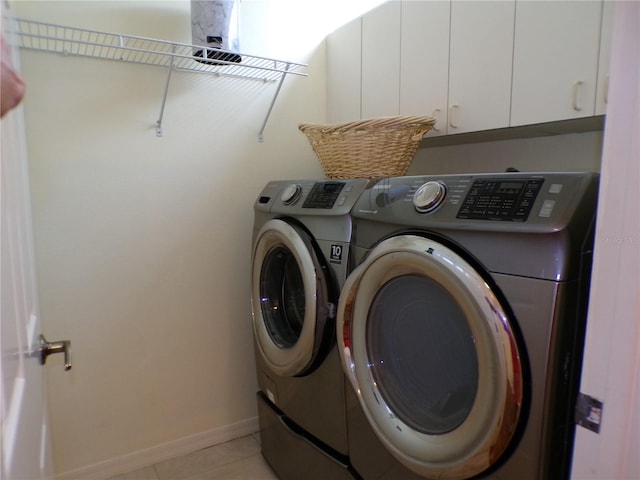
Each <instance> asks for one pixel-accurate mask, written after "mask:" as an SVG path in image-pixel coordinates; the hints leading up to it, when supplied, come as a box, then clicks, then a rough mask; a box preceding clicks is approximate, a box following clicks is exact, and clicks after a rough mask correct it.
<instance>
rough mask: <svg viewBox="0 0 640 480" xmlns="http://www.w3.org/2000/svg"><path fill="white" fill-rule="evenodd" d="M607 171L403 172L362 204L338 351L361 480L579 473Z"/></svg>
mask: <svg viewBox="0 0 640 480" xmlns="http://www.w3.org/2000/svg"><path fill="white" fill-rule="evenodd" d="M597 184H598V177H597V175H595V174H591V173H499V174H478V175H475V174H474V175H445V176H439V177H425V176H415V177H399V178H389V179H381V180H379V181H377V182H376V183H373V184H372V185H370V186H368V187H367V189H366V190H365V191H364V192H363V194H362V195H361V197H360V199H359V200H358V202H357V203H356V205H355V207H354V209H353V210H352V216H353V228H354V235H353V238H352V245H353V247H352V248H353V249H354V255H353V258H354V261H355V262H356V264H357V268H355V270H353V271H352V272H351V273H350V275H349V277H348V279H347V281H346V282H345V285H344V287H343V289H342V294H341V297H340V302H339V308H338V345H339V352H340V354H341V359H342V362H343V366H344V369H345V372H346V375H347V378H348V380H349V382H350V385H351V388H349V389H348V391H347V423H348V431H349V455H350V459H351V462H352V465H353V467H354V468H355V469H356V471H357V472H358V473H359V474H360V475H361V476H362V477H363V478H364V479H365V480H373V479H376V480H378V479H380V480H381V479H385V480H417V479H424V478H427V479H436V478H437V479H455V480H462V479H468V478H487V479H493V480H496V479H499V480H513V479H518V480H534V479H535V480H549V479H565V478H569V468H570V460H571V451H572V442H573V435H574V422H573V418H574V408H575V403H576V397H577V385H578V378H579V372H580V364H581V353H582V345H583V337H584V328H585V318H586V306H587V297H588V285H589V278H590V265H591V254H592V244H593V226H594V219H595V213H596V199H597Z"/></svg>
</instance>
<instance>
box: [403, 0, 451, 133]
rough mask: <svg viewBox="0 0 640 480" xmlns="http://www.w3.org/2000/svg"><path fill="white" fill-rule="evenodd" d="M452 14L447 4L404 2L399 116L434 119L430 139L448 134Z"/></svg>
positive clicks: (440, 2) (435, 1)
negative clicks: (432, 117) (426, 116)
mask: <svg viewBox="0 0 640 480" xmlns="http://www.w3.org/2000/svg"><path fill="white" fill-rule="evenodd" d="M449 13H450V2H449V1H448V0H446V1H445V0H433V1H428V2H420V1H415V0H408V1H403V2H402V31H401V36H400V115H433V116H434V117H435V118H436V119H437V120H438V121H437V123H436V124H435V126H434V128H433V130H431V131H430V132H429V133H428V134H427V135H428V136H433V135H442V134H445V133H446V132H447V92H448V82H449Z"/></svg>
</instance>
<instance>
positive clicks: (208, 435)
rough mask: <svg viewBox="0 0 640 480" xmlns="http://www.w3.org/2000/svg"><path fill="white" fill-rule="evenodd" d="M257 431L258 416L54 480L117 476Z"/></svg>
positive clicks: (74, 471)
mask: <svg viewBox="0 0 640 480" xmlns="http://www.w3.org/2000/svg"><path fill="white" fill-rule="evenodd" d="M258 429H259V426H258V417H253V418H249V419H247V420H243V421H241V422H238V423H234V424H231V425H225V426H224V427H220V428H214V429H212V430H208V431H206V432H200V433H196V434H195V435H190V436H188V437H183V438H178V439H176V440H172V441H171V442H167V443H162V444H160V445H156V446H155V447H150V448H145V449H144V450H139V451H137V452H132V453H127V454H126V455H121V456H119V457H115V458H111V459H109V460H103V461H101V462H98V463H94V464H92V465H87V466H86V467H81V468H77V469H75V470H70V471H68V472H63V473H61V474H59V475H56V480H105V479H108V478H111V477H113V476H115V475H119V474H121V473H126V472H130V471H132V470H137V469H140V468H143V467H146V466H149V465H153V464H154V463H158V462H162V461H164V460H169V459H170V458H174V457H179V456H181V455H186V454H188V453H191V452H195V451H196V450H200V449H202V448H206V447H210V446H211V445H217V444H219V443H224V442H228V441H229V440H233V439H234V438H239V437H244V436H245V435H250V434H252V433H255V432H257V431H258Z"/></svg>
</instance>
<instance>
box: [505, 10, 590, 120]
mask: <svg viewBox="0 0 640 480" xmlns="http://www.w3.org/2000/svg"><path fill="white" fill-rule="evenodd" d="M601 8H602V2H600V1H591V0H587V1H582V0H580V1H567V0H556V1H553V2H545V1H530V0H525V1H520V0H518V1H517V2H516V29H515V45H514V60H513V62H514V65H513V98H512V106H511V125H512V126H518V125H527V124H535V123H541V122H549V121H555V120H565V119H570V118H579V117H586V116H590V115H593V114H594V107H595V95H596V76H597V71H598V51H599V44H600V18H601Z"/></svg>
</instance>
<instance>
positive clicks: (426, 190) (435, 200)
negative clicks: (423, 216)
mask: <svg viewBox="0 0 640 480" xmlns="http://www.w3.org/2000/svg"><path fill="white" fill-rule="evenodd" d="M446 195H447V187H446V186H445V185H444V183H441V182H436V181H430V182H427V183H425V184H423V185H422V186H420V188H418V190H416V193H414V194H413V206H414V207H415V209H416V210H417V211H418V212H420V213H429V212H433V211H434V210H436V209H437V208H438V207H439V206H440V205H442V203H443V202H444V199H445V197H446Z"/></svg>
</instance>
